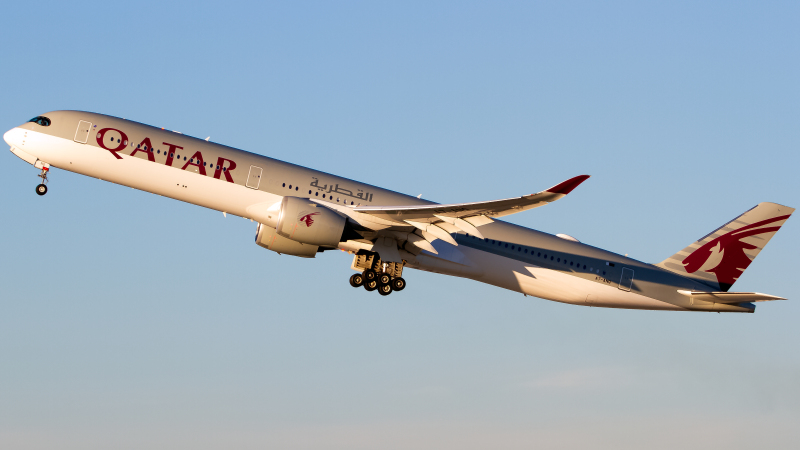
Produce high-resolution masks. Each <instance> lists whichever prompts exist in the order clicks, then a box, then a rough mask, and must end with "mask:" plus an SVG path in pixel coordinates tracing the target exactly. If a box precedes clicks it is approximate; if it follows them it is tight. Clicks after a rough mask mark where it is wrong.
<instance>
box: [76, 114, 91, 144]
mask: <svg viewBox="0 0 800 450" xmlns="http://www.w3.org/2000/svg"><path fill="white" fill-rule="evenodd" d="M91 129H92V122H87V121H85V120H81V121H80V122H78V129H77V130H75V142H79V143H81V144H85V143H86V141H88V140H89V131H91Z"/></svg>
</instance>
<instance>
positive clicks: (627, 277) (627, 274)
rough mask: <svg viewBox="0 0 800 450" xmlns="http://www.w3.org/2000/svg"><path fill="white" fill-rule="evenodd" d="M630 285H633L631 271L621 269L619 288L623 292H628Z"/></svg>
mask: <svg viewBox="0 0 800 450" xmlns="http://www.w3.org/2000/svg"><path fill="white" fill-rule="evenodd" d="M631 284H633V270H631V269H628V268H627V267H626V268H623V269H622V278H621V279H620V280H619V288H620V289H622V290H623V291H630V290H631Z"/></svg>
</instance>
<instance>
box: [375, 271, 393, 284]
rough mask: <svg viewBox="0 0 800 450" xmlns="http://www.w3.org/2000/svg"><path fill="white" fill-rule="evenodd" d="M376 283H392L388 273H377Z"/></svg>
mask: <svg viewBox="0 0 800 450" xmlns="http://www.w3.org/2000/svg"><path fill="white" fill-rule="evenodd" d="M378 284H392V277H390V276H389V274H388V273H381V274H378Z"/></svg>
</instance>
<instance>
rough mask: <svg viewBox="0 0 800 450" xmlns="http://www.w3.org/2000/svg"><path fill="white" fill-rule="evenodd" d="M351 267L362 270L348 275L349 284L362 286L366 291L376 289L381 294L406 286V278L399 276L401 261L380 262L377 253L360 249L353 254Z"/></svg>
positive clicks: (400, 273)
mask: <svg viewBox="0 0 800 450" xmlns="http://www.w3.org/2000/svg"><path fill="white" fill-rule="evenodd" d="M353 268H354V269H363V270H364V271H363V272H361V273H357V274H354V275H353V276H351V277H350V286H353V287H355V288H357V287H361V286H364V289H366V290H367V291H370V292H371V291H375V290H377V291H378V293H379V294H381V295H389V294H391V293H392V292H394V291H397V292H400V291H402V290H403V289H405V288H406V280H404V279H403V277H402V276H401V275H403V263H385V262H381V260H380V256H379V255H378V254H377V253H373V252H364V251H360V252H359V253H358V254H356V256H355V260H354V261H353Z"/></svg>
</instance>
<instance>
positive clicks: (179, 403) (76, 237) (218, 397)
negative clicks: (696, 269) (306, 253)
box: [0, 1, 800, 450]
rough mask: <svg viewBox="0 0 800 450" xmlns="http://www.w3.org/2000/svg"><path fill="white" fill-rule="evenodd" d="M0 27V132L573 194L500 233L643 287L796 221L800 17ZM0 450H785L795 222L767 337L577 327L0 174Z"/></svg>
mask: <svg viewBox="0 0 800 450" xmlns="http://www.w3.org/2000/svg"><path fill="white" fill-rule="evenodd" d="M116 3H117V2H96V3H84V2H63V1H62V2H44V1H37V2H5V3H4V4H3V6H2V18H3V26H2V28H0V55H2V58H3V68H2V71H0V87H2V105H3V106H2V108H0V128H2V130H3V131H5V130H7V129H10V128H12V127H14V126H17V125H19V124H20V123H22V122H25V121H27V120H28V119H30V118H31V117H33V116H36V115H39V114H41V113H43V112H46V111H50V110H56V109H82V110H88V111H95V112H101V113H105V114H111V115H115V116H120V117H125V118H128V119H132V120H136V121H140V122H144V123H148V124H152V125H156V126H159V127H166V128H168V129H170V130H178V131H181V132H183V133H186V134H189V135H193V136H198V137H201V138H205V137H206V136H210V137H211V140H212V141H215V142H220V143H224V144H227V145H231V146H235V147H238V148H242V149H246V150H249V151H252V152H256V153H260V154H264V155H268V156H271V157H275V158H278V159H282V160H286V161H290V162H294V163H298V164H302V165H305V166H309V167H313V168H317V169H321V170H325V171H328V172H332V173H335V174H338V175H342V176H346V177H349V178H354V179H357V180H360V181H364V182H368V183H373V184H377V185H380V186H383V187H386V188H390V189H394V190H397V191H401V192H405V193H408V194H411V195H415V196H416V195H418V194H422V195H423V197H425V198H428V199H431V200H435V201H439V202H468V201H479V200H491V199H496V198H506V197H512V196H516V195H522V194H528V193H532V192H537V191H539V190H542V189H544V188H547V187H549V186H552V185H554V184H556V183H558V182H560V181H562V180H565V179H567V178H569V177H572V176H575V175H579V174H584V173H586V174H590V175H592V178H591V179H589V180H588V181H587V182H586V183H584V184H583V185H582V186H580V187H579V188H578V189H576V190H575V191H574V192H573V193H572V194H570V196H569V197H568V198H566V199H564V200H562V201H560V202H558V203H556V204H553V205H549V206H546V207H544V208H539V209H536V210H534V211H530V212H526V213H522V214H519V215H515V216H512V217H511V218H510V221H512V222H514V223H517V224H521V225H524V226H528V227H531V228H535V229H539V230H542V231H545V232H549V233H568V234H570V235H573V236H575V237H577V238H578V239H580V240H581V241H583V242H586V243H589V244H592V245H596V246H598V247H601V248H605V249H608V250H612V251H616V252H619V253H628V254H630V256H631V257H634V258H636V259H640V260H642V261H646V262H658V261H661V260H662V259H664V258H666V257H668V256H669V255H672V254H673V253H675V252H677V251H678V250H680V249H682V248H683V247H684V246H685V245H687V244H689V243H691V242H693V241H695V240H696V239H698V238H699V237H701V236H703V235H705V234H706V233H708V232H710V231H711V230H713V229H715V228H716V227H718V226H719V225H721V224H723V223H724V222H726V221H728V220H730V219H731V218H733V217H735V216H737V215H738V214H740V213H742V212H743V211H745V210H747V209H749V208H750V207H752V206H754V205H755V204H757V203H758V202H762V201H772V202H777V203H782V204H785V205H789V206H793V207H798V206H800V188H799V187H798V178H797V173H798V163H799V162H800V158H798V146H800V106H798V105H800V88H799V87H798V86H800V58H798V56H799V55H800V26H798V23H799V21H800V5H799V4H798V3H797V2H738V1H737V2H731V1H724V2H723V1H720V2H697V1H687V2H680V1H678V2H641V1H636V2H604V3H601V2H519V3H513V2H430V1H426V2H281V3H268V2H253V3H240V2H234V1H228V2H220V3H216V4H211V3H204V2H145V1H141V2H125V3H126V4H127V5H128V6H119V5H116ZM0 163H2V167H3V176H2V177H0V193H2V194H0V198H1V199H2V200H0V201H1V202H2V203H0V204H2V211H3V212H2V218H3V219H2V221H0V231H2V232H0V448H2V449H53V448H58V449H108V448H114V449H142V448H148V449H193V450H198V449H200V450H203V449H221V448H237V449H256V448H258V449H262V448H276V449H277V448H280V449H289V450H295V449H298V450H299V449H347V450H353V449H356V450H358V449H408V448H414V449H435V450H448V449H458V450H469V449H487V448H494V449H530V448H552V449H585V448H595V449H598V448H601V449H642V448H651V449H675V448H681V449H725V450H730V449H751V448H770V449H789V448H800V427H798V426H797V423H798V420H800V387H798V385H799V384H798V382H799V381H800V351H798V345H799V344H800V327H798V325H797V324H798V319H799V318H800V288H798V285H797V282H796V279H795V277H796V276H797V274H796V271H797V260H796V259H795V258H794V256H797V252H798V250H799V249H800V245H799V244H800V217H795V218H793V219H791V220H789V222H788V223H787V225H786V226H785V227H784V228H783V229H782V230H781V231H780V232H779V233H778V234H777V235H776V237H775V238H774V239H773V240H772V241H771V243H770V245H769V246H767V248H766V249H765V250H764V251H763V252H762V253H761V255H760V256H759V258H758V260H757V261H756V262H755V263H754V264H753V265H752V266H751V267H750V268H749V269H748V270H747V272H746V273H745V274H744V275H743V276H742V277H741V279H740V280H739V282H738V283H737V284H736V286H734V289H735V290H738V291H758V292H765V293H769V294H775V295H781V296H784V297H788V298H790V300H789V301H785V302H772V303H761V304H759V306H758V309H757V312H756V313H755V314H748V315H737V314H713V313H711V314H709V313H676V312H654V311H626V310H613V309H597V308H586V307H577V306H571V305H564V304H559V303H553V302H548V301H545V300H540V299H536V298H530V297H524V296H522V294H518V293H514V292H510V291H505V290H501V289H499V288H494V287H491V286H488V285H483V284H479V283H476V282H473V281H469V280H463V279H457V278H450V277H444V276H438V275H433V274H428V273H422V272H417V271H410V270H409V271H407V272H406V274H405V275H406V276H405V278H406V279H407V281H408V284H409V285H408V288H407V289H406V290H405V291H403V292H402V293H395V294H393V295H391V296H390V297H387V298H384V297H380V296H379V295H377V294H376V293H367V292H366V291H364V290H363V289H360V290H354V289H352V288H351V287H350V286H349V284H348V283H347V277H348V276H349V275H350V274H351V273H352V271H351V270H350V268H349V266H350V259H349V257H348V256H347V255H346V254H344V253H342V252H326V253H324V254H322V255H320V256H319V257H318V258H316V259H314V260H303V259H299V258H293V257H290V256H279V255H277V254H275V253H272V252H269V251H267V250H264V249H262V248H260V247H258V246H256V245H255V244H254V243H253V237H254V233H255V228H256V225H255V224H254V223H251V222H250V221H248V220H243V219H241V218H235V217H230V216H229V217H227V218H224V217H223V216H222V214H221V213H218V212H214V211H209V210H206V209H203V208H200V207H197V206H192V205H189V204H184V203H180V202H177V201H174V200H169V199H166V198H163V197H158V196H155V195H151V194H147V193H143V192H139V191H135V190H132V189H130V188H125V187H121V186H117V185H113V184H110V183H106V182H102V181H99V180H96V179H92V178H88V177H84V176H81V175H76V174H71V173H68V172H64V171H61V170H53V171H52V173H51V176H50V180H51V181H50V185H49V186H50V192H49V193H48V194H47V195H46V196H45V197H41V198H40V197H38V196H37V195H36V194H35V193H34V186H35V185H36V184H37V181H38V179H37V178H36V174H37V171H36V170H35V169H34V168H33V167H31V166H29V165H27V164H26V163H25V162H23V161H22V160H20V159H18V158H17V157H15V156H14V155H13V154H11V153H10V152H3V153H0Z"/></svg>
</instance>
